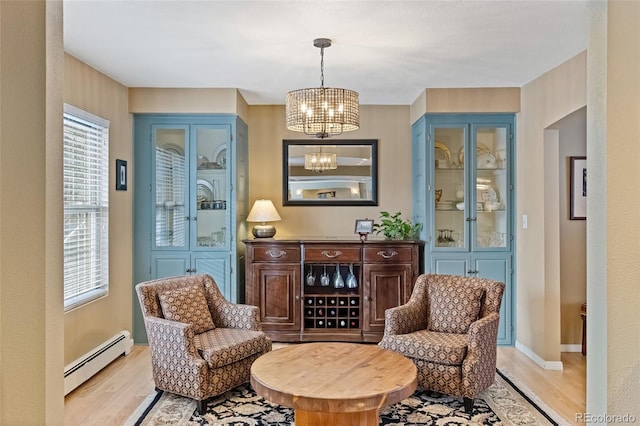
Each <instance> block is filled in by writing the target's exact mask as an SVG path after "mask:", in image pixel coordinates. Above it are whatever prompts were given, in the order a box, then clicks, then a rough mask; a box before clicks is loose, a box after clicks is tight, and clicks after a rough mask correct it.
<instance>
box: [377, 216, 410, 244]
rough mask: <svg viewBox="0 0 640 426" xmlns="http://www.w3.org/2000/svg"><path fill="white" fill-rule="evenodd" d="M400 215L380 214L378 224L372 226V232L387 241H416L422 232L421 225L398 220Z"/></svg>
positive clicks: (407, 220)
mask: <svg viewBox="0 0 640 426" xmlns="http://www.w3.org/2000/svg"><path fill="white" fill-rule="evenodd" d="M400 215H401V213H400V212H397V213H395V214H391V213H389V212H385V211H382V212H380V218H381V220H380V222H379V223H374V224H373V232H374V233H375V234H382V235H384V238H385V239H387V240H416V239H418V237H419V235H420V231H421V230H422V224H421V223H415V224H412V223H411V221H410V220H409V219H402V218H400Z"/></svg>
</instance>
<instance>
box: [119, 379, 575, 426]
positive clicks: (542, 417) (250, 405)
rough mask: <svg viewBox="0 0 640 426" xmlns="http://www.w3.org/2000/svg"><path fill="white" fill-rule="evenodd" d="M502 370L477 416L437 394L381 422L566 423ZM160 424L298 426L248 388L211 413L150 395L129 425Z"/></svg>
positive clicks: (211, 406)
mask: <svg viewBox="0 0 640 426" xmlns="http://www.w3.org/2000/svg"><path fill="white" fill-rule="evenodd" d="M536 399H537V398H535V396H534V397H533V398H532V397H530V396H527V395H526V394H525V393H524V392H522V391H521V390H519V389H518V388H517V387H516V386H515V385H514V384H513V382H512V381H511V380H510V379H509V378H508V377H507V376H505V375H504V374H502V373H500V372H499V371H498V372H497V374H496V381H495V383H494V384H493V385H492V386H491V387H489V388H488V389H487V390H485V391H484V392H483V393H482V394H481V396H480V398H478V399H476V400H475V404H474V407H473V412H472V413H470V414H467V413H466V412H465V411H464V406H463V403H462V398H455V397H451V396H447V395H442V394H439V393H437V392H431V391H416V392H415V393H414V394H413V395H412V396H411V397H409V398H407V399H405V400H403V401H401V402H399V403H396V404H393V405H390V406H387V407H383V408H382V409H381V410H380V424H381V425H389V426H403V425H562V424H566V423H565V422H564V421H563V420H562V419H561V418H559V416H557V414H556V413H554V412H552V411H550V410H548V407H545V408H546V409H547V410H546V411H545V410H544V409H543V408H541V407H540V405H539V404H538V403H536ZM158 425H185V426H191V425H210V426H213V425H216V426H218V425H230V426H231V425H233V426H240V425H243V426H244V425H247V426H249V425H265V426H266V425H274V426H275V425H294V415H293V410H292V409H289V408H286V407H282V406H279V405H277V404H273V403H271V402H269V401H266V400H264V399H263V398H261V397H260V396H258V395H256V393H255V392H254V391H253V389H252V388H251V386H250V385H248V384H247V385H243V386H240V387H238V388H236V389H234V390H231V391H229V392H227V393H225V394H223V395H220V396H219V397H216V398H213V399H211V400H210V401H209V403H208V406H207V413H206V414H205V415H203V416H200V415H198V413H197V412H196V404H195V401H193V400H191V399H188V398H184V397H180V396H177V395H174V394H171V393H168V392H158V393H154V394H152V395H150V396H149V397H148V398H147V399H146V400H145V401H144V402H143V403H142V404H141V405H140V407H139V408H138V410H136V412H135V413H133V415H132V416H131V417H130V418H129V420H128V421H127V423H126V426H158Z"/></svg>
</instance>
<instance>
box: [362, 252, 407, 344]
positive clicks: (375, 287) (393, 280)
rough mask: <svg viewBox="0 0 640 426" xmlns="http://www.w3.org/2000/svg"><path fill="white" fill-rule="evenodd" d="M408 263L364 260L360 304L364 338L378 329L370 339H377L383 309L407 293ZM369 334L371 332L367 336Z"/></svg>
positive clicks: (397, 304)
mask: <svg viewBox="0 0 640 426" xmlns="http://www.w3.org/2000/svg"><path fill="white" fill-rule="evenodd" d="M411 266H412V265H411V264H401V263H400V264H391V265H384V264H376V263H372V264H365V265H364V277H365V280H364V288H363V295H364V297H363V298H364V306H363V316H364V324H363V333H364V336H365V340H366V341H368V340H369V339H367V338H366V337H367V336H368V335H370V334H371V333H378V336H376V337H374V338H373V340H374V341H379V340H380V336H381V334H382V333H383V332H384V311H385V310H387V309H389V308H393V307H396V306H399V305H402V304H403V303H405V301H406V299H407V297H408V296H407V295H409V296H411V287H412V273H413V271H412V267H411ZM369 337H373V336H369Z"/></svg>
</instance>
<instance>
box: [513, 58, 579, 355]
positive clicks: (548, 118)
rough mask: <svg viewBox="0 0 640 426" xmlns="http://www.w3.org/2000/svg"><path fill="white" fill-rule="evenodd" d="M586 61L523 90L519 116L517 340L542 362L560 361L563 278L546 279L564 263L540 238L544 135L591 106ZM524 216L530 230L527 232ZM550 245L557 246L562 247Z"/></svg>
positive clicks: (554, 72) (569, 63) (565, 67)
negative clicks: (563, 119) (561, 282)
mask: <svg viewBox="0 0 640 426" xmlns="http://www.w3.org/2000/svg"><path fill="white" fill-rule="evenodd" d="M586 56H587V55H586V52H583V53H580V54H579V55H577V56H575V57H574V58H572V59H570V60H568V61H566V62H565V63H563V64H561V65H560V66H558V67H557V68H554V69H553V70H551V71H549V72H547V73H546V74H543V75H542V76H540V77H539V78H537V79H535V80H533V81H532V82H530V83H528V84H526V85H525V86H523V87H522V93H521V104H522V105H521V113H520V114H518V125H517V128H518V129H517V135H518V136H517V148H516V157H517V159H516V162H517V171H516V175H517V176H516V185H517V186H516V188H517V190H516V205H517V214H516V217H517V221H516V222H517V223H516V226H517V231H516V235H517V249H516V253H517V257H516V264H517V267H516V271H517V278H516V283H517V291H516V294H517V298H516V299H517V300H516V315H517V319H516V324H517V333H516V334H517V343H518V344H519V345H520V347H521V348H522V349H524V350H525V351H527V350H530V351H532V352H533V353H534V354H536V355H537V356H538V357H540V358H541V359H542V361H543V362H559V360H560V283H559V281H560V280H559V276H558V277H557V280H554V281H551V282H549V281H548V280H547V279H546V277H548V275H547V274H548V272H547V270H548V269H554V267H555V269H557V263H558V262H559V259H558V257H557V256H556V255H553V256H552V255H551V254H553V253H554V252H555V253H557V251H558V248H557V246H556V247H554V246H549V247H547V246H546V244H547V241H546V240H545V238H541V236H542V235H544V233H545V203H547V199H546V197H545V179H546V169H545V167H546V165H545V152H544V147H545V143H544V132H545V129H547V128H548V127H549V126H550V125H552V124H553V123H555V122H556V121H558V120H560V119H561V118H563V117H565V116H566V115H568V114H570V113H572V112H574V111H576V110H577V109H579V108H582V107H584V106H585V105H586ZM551 202H555V203H557V202H558V201H557V199H556V200H552V201H551ZM525 214H526V215H527V217H528V228H527V229H522V215H525ZM549 243H550V244H554V245H557V244H558V241H555V242H549ZM547 251H548V253H549V254H550V256H549V257H551V258H550V259H547ZM547 262H549V264H547ZM554 262H555V264H554Z"/></svg>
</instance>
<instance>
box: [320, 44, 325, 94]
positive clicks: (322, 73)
mask: <svg viewBox="0 0 640 426" xmlns="http://www.w3.org/2000/svg"><path fill="white" fill-rule="evenodd" d="M320 87H324V46H322V47H321V48H320Z"/></svg>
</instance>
